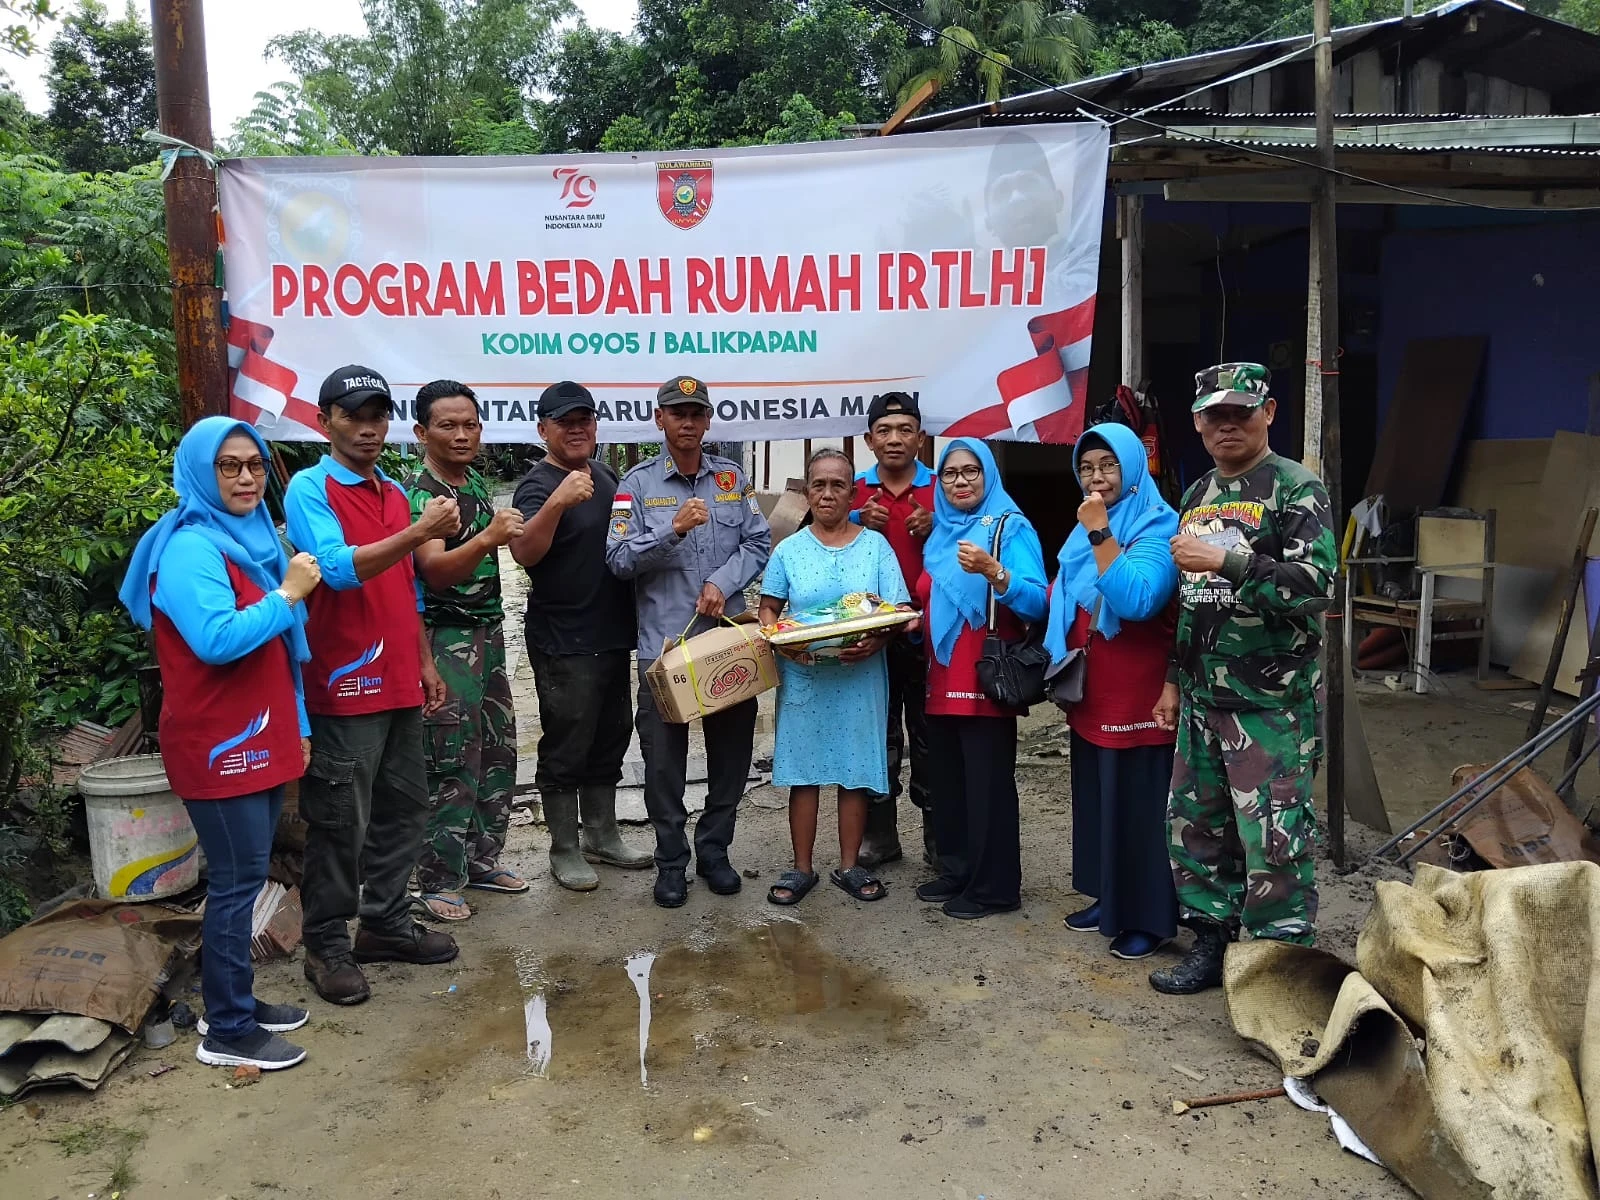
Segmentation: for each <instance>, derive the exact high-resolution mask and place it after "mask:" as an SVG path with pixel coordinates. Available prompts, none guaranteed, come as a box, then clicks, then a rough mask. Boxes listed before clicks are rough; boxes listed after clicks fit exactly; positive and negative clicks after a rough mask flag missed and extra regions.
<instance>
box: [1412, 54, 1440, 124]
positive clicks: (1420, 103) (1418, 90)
mask: <svg viewBox="0 0 1600 1200" xmlns="http://www.w3.org/2000/svg"><path fill="white" fill-rule="evenodd" d="M1443 80H1444V64H1442V63H1441V62H1439V60H1438V59H1435V58H1425V59H1423V60H1422V61H1421V62H1419V63H1417V64H1415V65H1414V66H1413V67H1412V68H1411V106H1410V111H1412V112H1414V113H1441V112H1443V111H1444V105H1443V103H1442V102H1441V93H1442V82H1443Z"/></svg>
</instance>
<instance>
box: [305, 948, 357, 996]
mask: <svg viewBox="0 0 1600 1200" xmlns="http://www.w3.org/2000/svg"><path fill="white" fill-rule="evenodd" d="M305 972H306V979H307V980H309V981H310V983H311V986H312V987H314V988H316V989H317V995H319V996H321V997H322V998H323V999H324V1000H326V1001H327V1002H328V1003H329V1004H360V1003H362V1002H363V1001H364V1000H366V999H367V998H368V997H369V996H371V995H372V991H371V989H369V988H368V987H367V977H366V976H365V975H363V974H362V973H361V968H360V967H358V966H356V964H355V959H353V958H351V957H350V952H349V951H348V950H341V951H337V952H335V953H332V954H329V955H327V957H323V956H321V955H318V954H316V953H314V952H312V951H310V950H307V951H306V963H305Z"/></svg>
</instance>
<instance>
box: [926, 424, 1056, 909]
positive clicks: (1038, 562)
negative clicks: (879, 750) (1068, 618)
mask: <svg viewBox="0 0 1600 1200" xmlns="http://www.w3.org/2000/svg"><path fill="white" fill-rule="evenodd" d="M938 482H939V490H938V491H937V492H935V493H934V518H933V531H932V532H931V533H930V534H929V535H928V545H927V548H926V550H925V551H924V553H923V575H922V579H921V580H920V581H919V583H918V587H917V592H918V597H919V599H920V600H921V602H922V609H923V615H924V628H925V631H926V633H925V638H926V643H927V647H928V696H927V713H928V767H929V775H930V776H931V777H932V779H933V828H934V843H935V846H936V848H937V849H938V853H939V861H938V866H939V875H938V877H937V878H935V879H932V880H929V881H928V882H927V883H924V884H923V885H922V886H921V887H919V888H918V889H917V898H918V899H919V900H925V901H927V902H928V903H930V904H942V905H943V906H944V909H943V910H944V913H945V915H946V916H950V917H958V918H961V919H963V920H973V919H976V918H979V917H986V916H989V915H990V914H991V913H997V912H1011V911H1013V910H1014V909H1016V908H1019V907H1020V906H1021V903H1022V845H1021V827H1020V826H1021V821H1020V817H1019V814H1018V810H1017V780H1016V765H1017V717H1018V716H1019V715H1020V714H1019V713H1017V712H1015V711H1013V710H1010V709H1005V708H1002V707H1000V705H998V704H996V703H995V702H994V701H993V700H990V699H989V698H988V697H987V696H985V695H984V694H983V689H982V688H981V687H979V686H978V658H979V656H980V655H981V654H982V653H983V640H984V636H985V633H986V626H987V616H988V603H989V594H990V592H991V591H992V592H993V593H994V596H995V599H996V601H997V606H996V614H997V623H996V628H997V630H998V632H999V633H1000V635H1001V636H1002V637H1004V638H1006V639H1008V640H1020V639H1021V638H1022V637H1023V635H1024V634H1025V633H1026V626H1027V625H1028V624H1029V623H1031V622H1036V621H1039V620H1040V619H1041V618H1043V616H1044V614H1045V574H1044V553H1043V551H1042V550H1041V549H1040V547H1039V535H1038V534H1037V533H1036V532H1034V528H1033V526H1032V525H1031V524H1029V523H1028V519H1027V518H1026V517H1024V516H1023V515H1022V510H1021V509H1019V508H1018V507H1017V505H1016V502H1015V501H1013V500H1012V499H1011V497H1010V496H1008V495H1006V491H1005V488H1004V487H1002V486H1001V482H1000V472H999V469H998V468H997V467H996V466H995V461H994V456H993V455H992V454H990V453H989V448H988V447H987V446H985V445H984V444H983V443H982V442H980V441H977V440H975V439H973V438H957V439H955V440H954V441H952V442H951V443H950V445H949V446H948V447H946V449H945V452H944V454H943V456H942V457H941V458H940V460H939V470H938ZM1002 523H1003V528H1004V533H1003V534H1001V536H1000V539H999V541H998V543H997V542H996V535H997V534H1000V533H1001V529H1002ZM997 545H998V550H997V549H996V546H997Z"/></svg>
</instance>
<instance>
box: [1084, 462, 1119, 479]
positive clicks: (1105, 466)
mask: <svg viewBox="0 0 1600 1200" xmlns="http://www.w3.org/2000/svg"><path fill="white" fill-rule="evenodd" d="M1121 474H1122V464H1121V463H1119V462H1117V461H1116V460H1115V459H1112V460H1111V461H1110V462H1103V463H1088V462H1086V463H1080V464H1079V465H1078V478H1079V479H1093V478H1094V477H1095V476H1096V475H1104V476H1105V477H1106V478H1107V479H1110V478H1111V477H1112V476H1113V475H1121Z"/></svg>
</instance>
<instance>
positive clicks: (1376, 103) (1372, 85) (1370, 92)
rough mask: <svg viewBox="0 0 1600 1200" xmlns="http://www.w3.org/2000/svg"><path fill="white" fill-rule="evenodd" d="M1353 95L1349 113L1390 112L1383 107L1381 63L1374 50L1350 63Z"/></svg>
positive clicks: (1360, 55) (1357, 56)
mask: <svg viewBox="0 0 1600 1200" xmlns="http://www.w3.org/2000/svg"><path fill="white" fill-rule="evenodd" d="M1352 70H1353V72H1354V76H1355V78H1354V84H1353V86H1354V89H1355V91H1354V93H1353V104H1354V107H1352V108H1351V110H1350V111H1351V112H1358V113H1375V112H1390V111H1392V110H1390V109H1387V108H1385V107H1384V106H1383V61H1382V60H1381V59H1379V57H1378V52H1377V51H1376V50H1367V51H1364V52H1363V53H1361V54H1358V55H1356V57H1355V60H1354V62H1353V63H1352Z"/></svg>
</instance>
